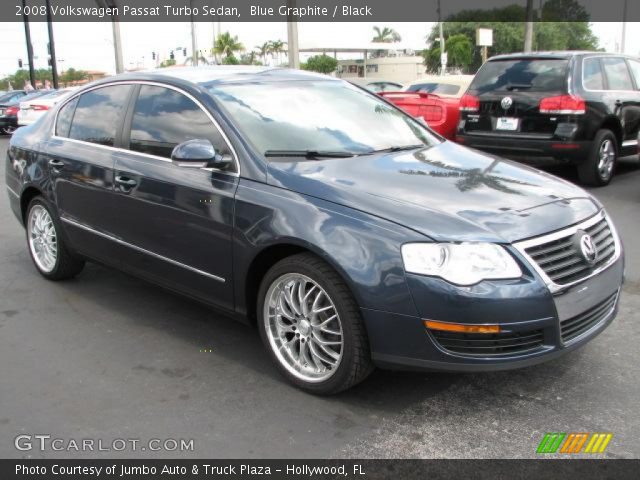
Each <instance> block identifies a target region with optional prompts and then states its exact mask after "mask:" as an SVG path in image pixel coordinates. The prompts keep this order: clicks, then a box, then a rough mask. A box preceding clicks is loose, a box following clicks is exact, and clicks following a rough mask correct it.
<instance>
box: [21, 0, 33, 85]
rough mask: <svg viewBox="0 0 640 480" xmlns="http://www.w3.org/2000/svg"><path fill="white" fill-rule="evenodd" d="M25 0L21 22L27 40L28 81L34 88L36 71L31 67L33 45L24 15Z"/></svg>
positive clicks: (25, 15) (23, 0) (27, 19)
mask: <svg viewBox="0 0 640 480" xmlns="http://www.w3.org/2000/svg"><path fill="white" fill-rule="evenodd" d="M26 3H27V2H26V0H22V20H23V22H24V36H25V38H26V40H27V57H28V60H27V61H28V62H29V79H30V80H31V86H32V87H33V88H36V71H35V68H34V67H33V45H31V30H30V29H29V16H28V15H27V14H26V13H24V11H25V9H26V6H27V5H26Z"/></svg>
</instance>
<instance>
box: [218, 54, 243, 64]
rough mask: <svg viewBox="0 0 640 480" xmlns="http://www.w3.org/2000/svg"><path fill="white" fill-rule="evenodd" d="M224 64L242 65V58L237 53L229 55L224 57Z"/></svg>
mask: <svg viewBox="0 0 640 480" xmlns="http://www.w3.org/2000/svg"><path fill="white" fill-rule="evenodd" d="M222 64H223V65H240V60H238V59H237V58H236V56H235V55H228V56H226V57H223V59H222Z"/></svg>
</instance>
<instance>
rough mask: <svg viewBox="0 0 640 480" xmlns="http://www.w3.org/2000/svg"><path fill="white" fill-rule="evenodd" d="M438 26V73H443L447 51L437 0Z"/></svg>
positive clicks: (445, 66)
mask: <svg viewBox="0 0 640 480" xmlns="http://www.w3.org/2000/svg"><path fill="white" fill-rule="evenodd" d="M438 26H439V28H440V75H444V73H445V69H446V68H447V53H446V52H445V49H444V34H443V32H442V30H443V28H442V11H441V10H440V0H438Z"/></svg>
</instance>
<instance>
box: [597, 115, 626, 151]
mask: <svg viewBox="0 0 640 480" xmlns="http://www.w3.org/2000/svg"><path fill="white" fill-rule="evenodd" d="M600 129H601V130H610V131H611V132H613V135H614V136H615V137H616V144H617V145H616V146H617V147H618V152H620V148H621V147H622V138H623V130H622V125H621V124H620V119H619V118H618V117H615V116H609V117H606V118H605V119H604V121H603V122H602V124H601V125H600Z"/></svg>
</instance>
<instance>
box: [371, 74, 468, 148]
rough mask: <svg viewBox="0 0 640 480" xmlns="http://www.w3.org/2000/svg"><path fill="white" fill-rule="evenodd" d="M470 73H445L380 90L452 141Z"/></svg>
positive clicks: (385, 96)
mask: <svg viewBox="0 0 640 480" xmlns="http://www.w3.org/2000/svg"><path fill="white" fill-rule="evenodd" d="M472 79H473V75H445V76H429V77H425V78H422V79H420V80H418V81H416V82H414V83H412V84H410V85H409V86H407V87H405V88H404V89H403V90H401V91H397V92H379V93H378V95H380V96H382V97H384V98H386V99H387V100H389V101H390V102H392V103H394V104H395V105H397V106H398V107H400V108H402V109H403V110H404V111H406V112H407V113H409V114H410V115H412V116H414V117H418V118H422V119H424V121H426V122H427V124H428V125H429V127H430V128H431V129H432V130H434V131H436V132H438V133H439V134H440V135H442V136H443V137H445V138H447V139H449V140H454V139H455V134H456V127H457V125H458V118H459V108H460V98H461V97H462V95H463V94H464V92H466V90H467V87H468V86H469V84H470V83H471V80H472Z"/></svg>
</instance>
